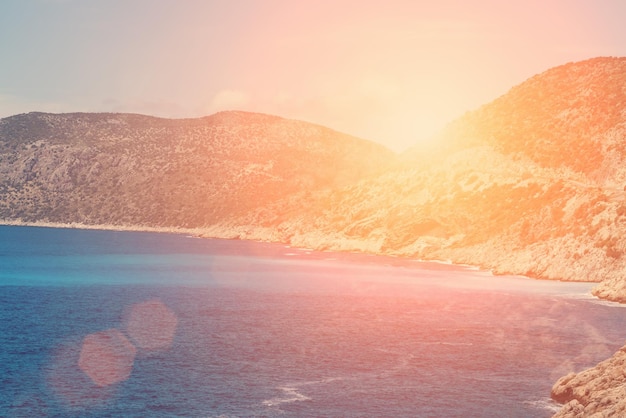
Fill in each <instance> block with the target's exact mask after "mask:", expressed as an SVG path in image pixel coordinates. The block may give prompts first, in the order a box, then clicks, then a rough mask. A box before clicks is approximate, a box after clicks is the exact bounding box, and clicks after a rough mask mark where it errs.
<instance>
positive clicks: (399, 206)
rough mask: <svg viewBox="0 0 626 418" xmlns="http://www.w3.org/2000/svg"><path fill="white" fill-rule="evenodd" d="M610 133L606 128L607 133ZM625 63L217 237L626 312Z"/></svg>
mask: <svg viewBox="0 0 626 418" xmlns="http://www.w3.org/2000/svg"><path fill="white" fill-rule="evenodd" d="M596 122H597V123H596ZM625 157H626V59H624V58H598V59H593V60H589V61H584V62H580V63H572V64H567V65H564V66H561V67H557V68H554V69H551V70H548V71H546V72H545V73H543V74H539V75H537V76H535V77H533V78H531V79H529V80H528V81H526V82H524V83H522V84H521V85H519V86H516V87H514V88H513V89H511V91H510V92H509V93H507V94H505V95H504V96H502V97H500V98H498V99H496V100H494V101H493V102H491V103H489V104H487V105H485V106H483V107H481V108H480V109H478V110H476V111H473V112H469V113H467V114H466V115H465V116H463V117H462V118H460V119H459V120H457V121H455V122H453V123H452V124H450V126H448V127H447V128H446V129H445V130H444V132H443V133H442V134H441V137H440V142H439V148H438V149H435V150H433V151H432V153H430V154H428V155H424V154H420V153H419V152H418V151H415V150H412V151H409V152H407V153H406V155H404V156H403V161H402V162H399V163H398V164H396V165H395V166H394V167H393V168H392V169H390V170H388V171H386V172H385V173H383V174H381V175H380V176H379V177H377V178H370V179H363V180H361V181H359V182H356V183H353V184H349V185H347V186H345V187H344V188H340V189H333V190H325V191H324V192H323V193H321V194H314V195H313V200H312V202H311V203H309V204H307V205H306V207H302V206H301V205H300V202H301V200H299V199H294V198H293V196H291V197H289V198H287V199H284V200H281V201H278V202H272V203H271V204H270V207H269V212H271V213H274V214H281V219H280V220H275V219H273V220H270V221H268V218H267V217H266V216H264V215H263V213H265V212H261V211H257V212H254V211H253V212H250V213H248V214H246V216H242V217H238V218H236V219H229V220H226V221H225V222H220V223H218V224H216V225H215V226H213V227H212V228H210V230H209V231H208V234H209V235H212V236H229V237H240V238H253V239H270V240H278V241H283V242H290V243H292V244H294V245H300V246H306V247H311V248H331V249H339V250H359V251H371V252H383V253H388V254H396V255H401V256H407V257H413V258H425V259H448V260H452V261H454V262H457V263H467V264H473V265H480V266H482V267H484V268H487V269H491V270H493V271H494V272H495V273H502V274H504V273H512V274H524V275H528V276H531V277H537V278H544V279H557V280H578V281H596V282H602V283H601V284H600V285H599V286H598V287H597V288H596V289H595V291H594V292H595V294H596V295H598V296H600V297H602V298H606V299H611V300H615V301H621V302H626V280H624V275H623V272H624V271H626V257H624V252H625V251H626V234H624V233H623V232H624V229H625V228H626V193H625V192H624V187H623V184H624V183H625V178H626V177H625V176H626V164H624V158H625Z"/></svg>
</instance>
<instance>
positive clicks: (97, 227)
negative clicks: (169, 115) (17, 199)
mask: <svg viewBox="0 0 626 418" xmlns="http://www.w3.org/2000/svg"><path fill="white" fill-rule="evenodd" d="M0 226H24V227H37V228H59V229H83V230H93V231H120V232H154V233H162V234H177V235H189V236H192V237H194V238H200V239H224V240H239V241H250V242H260V243H273V244H280V245H286V246H288V247H291V248H297V249H299V250H303V251H319V252H336V253H342V254H343V253H356V254H366V255H372V256H382V257H393V258H398V259H402V260H407V261H413V262H416V263H435V264H441V265H447V266H455V267H460V268H464V269H468V270H474V271H481V272H486V273H489V274H490V275H491V276H493V277H500V276H515V277H523V278H526V279H529V280H533V281H545V282H559V283H589V284H598V283H599V282H595V281H590V280H566V279H548V278H543V277H538V276H528V275H524V274H515V273H511V272H494V270H493V269H492V268H488V267H484V266H480V265H476V264H467V263H455V262H454V261H453V260H449V259H448V260H440V259H424V258H411V257H407V256H403V255H398V254H385V253H377V252H368V251H355V250H351V251H346V250H341V249H316V248H305V247H299V246H297V245H293V244H292V243H290V242H283V241H272V240H266V239H247V238H240V237H232V236H231V237H227V236H220V235H216V234H210V233H209V228H210V227H209V228H180V227H152V226H140V225H117V224H84V223H80V222H72V223H59V222H42V221H36V222H24V221H15V220H2V219H0ZM213 230H214V229H213ZM589 296H590V297H591V298H594V299H597V300H598V301H605V302H611V303H616V304H620V305H626V303H625V304H622V303H621V302H617V301H612V300H609V299H603V298H600V297H598V296H596V295H594V294H593V293H591V292H589Z"/></svg>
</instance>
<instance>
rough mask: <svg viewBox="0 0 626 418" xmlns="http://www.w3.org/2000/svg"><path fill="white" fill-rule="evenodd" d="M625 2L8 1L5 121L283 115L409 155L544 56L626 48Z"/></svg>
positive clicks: (551, 59)
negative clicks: (72, 115)
mask: <svg viewBox="0 0 626 418" xmlns="http://www.w3.org/2000/svg"><path fill="white" fill-rule="evenodd" d="M625 21H626V1H623V0H553V1H551V0H541V1H539V0H525V1H507V0H476V1H471V0H465V1H464V0H458V1H452V0H437V1H434V0H428V1H422V0H404V1H400V0H377V1H374V0H310V1H309V0H0V60H1V61H0V62H1V64H0V117H5V116H9V115H12V114H16V113H23V112H29V111H35V110H36V111H47V112H74V111H89V112H92V111H93V112H100V111H106V112H134V113H144V114H150V115H156V116H165V117H196V116H204V115H208V114H211V113H214V112H216V111H219V110H229V109H240V110H250V111H257V112H263V113H270V114H276V115H280V116H284V117H289V118H295V119H302V120H306V121H310V122H315V123H319V124H322V125H326V126H328V127H331V128H333V129H337V130H340V131H343V132H347V133H350V134H353V135H357V136H360V137H364V138H368V139H372V140H375V141H379V142H381V143H384V144H386V145H387V146H389V147H391V148H392V149H395V150H403V149H405V148H407V147H409V146H411V145H413V144H415V143H418V142H419V141H421V140H424V139H425V138H428V137H429V136H431V135H432V134H433V133H435V132H436V131H438V130H439V129H441V128H442V127H443V126H445V124H446V123H448V122H449V121H451V120H453V119H454V118H456V117H458V116H460V115H462V114H463V113H464V112H465V111H468V110H471V109H474V108H476V107H478V106H480V105H481V104H484V103H487V102H489V101H491V100H493V99H495V98H496V97H498V96H500V95H502V94H504V93H506V91H507V90H508V89H509V88H511V87H513V86H514V85H516V84H519V83H521V82H522V81H524V80H525V79H527V78H528V77H530V76H532V75H534V74H537V73H540V72H542V71H545V70H547V69H548V68H550V67H553V66H556V65H560V64H564V63H567V62H571V61H579V60H583V59H587V58H592V57H596V56H625V55H626V24H624V22H625Z"/></svg>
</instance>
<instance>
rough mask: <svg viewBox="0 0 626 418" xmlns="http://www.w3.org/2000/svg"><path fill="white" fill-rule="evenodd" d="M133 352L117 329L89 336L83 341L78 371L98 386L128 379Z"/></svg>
mask: <svg viewBox="0 0 626 418" xmlns="http://www.w3.org/2000/svg"><path fill="white" fill-rule="evenodd" d="M136 353H137V349H136V348H135V346H134V345H132V344H131V342H130V341H128V338H126V337H125V336H124V334H122V333H121V332H120V331H118V330H117V329H109V330H106V331H100V332H96V333H94V334H89V335H87V336H86V337H85V338H84V339H83V344H82V348H81V350H80V356H79V358H78V367H79V368H80V369H81V370H82V371H83V372H84V373H85V374H86V375H87V376H89V378H90V379H91V380H92V381H93V382H94V383H95V384H96V385H98V386H109V385H113V384H115V383H119V382H123V381H124V380H126V379H128V377H129V376H130V372H131V371H132V369H133V363H134V361H135V354H136Z"/></svg>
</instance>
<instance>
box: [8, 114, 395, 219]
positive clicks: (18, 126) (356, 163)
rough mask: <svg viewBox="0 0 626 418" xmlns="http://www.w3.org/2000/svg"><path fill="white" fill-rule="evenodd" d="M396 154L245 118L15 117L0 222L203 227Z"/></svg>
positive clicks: (355, 174)
mask: <svg viewBox="0 0 626 418" xmlns="http://www.w3.org/2000/svg"><path fill="white" fill-rule="evenodd" d="M395 158H396V157H395V155H394V154H393V153H392V152H391V151H389V150H387V149H386V148H384V147H382V146H380V145H377V144H374V143H371V142H367V141H365V140H361V139H357V138H354V137H351V136H348V135H344V134H341V133H338V132H335V131H333V130H331V129H328V128H324V127H322V126H317V125H313V124H309V123H305V122H298V121H293V120H287V119H282V118H279V117H276V116H269V115H262V114H254V113H246V112H221V113H218V114H215V115H212V116H209V117H205V118H199V119H180V120H170V119H160V118H154V117H149V116H142V115H132V114H87V113H74V114H46V113H29V114H22V115H17V116H13V117H9V118H5V119H2V120H0V219H5V220H15V219H20V220H22V221H25V222H34V221H44V222H59V223H70V222H80V223H85V224H95V225H98V224H112V225H131V226H138V227H146V226H150V227H184V228H198V227H205V226H207V225H213V224H215V223H216V222H218V221H220V220H223V219H230V218H231V217H233V216H237V215H242V214H245V213H247V212H248V211H250V210H252V209H258V208H263V207H265V206H266V205H268V204H270V203H271V202H274V201H276V200H278V199H281V198H284V197H286V196H289V195H292V194H295V193H298V192H306V193H310V192H313V191H316V190H319V189H326V188H337V187H341V186H343V185H345V184H349V183H352V182H354V181H356V180H358V179H361V178H364V177H368V176H371V175H374V174H377V173H380V172H381V171H382V170H384V169H385V168H386V167H387V166H388V165H389V164H390V163H392V162H393V161H394V160H395Z"/></svg>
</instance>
